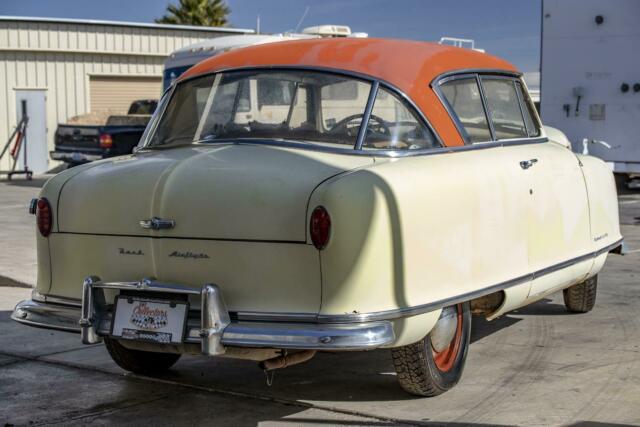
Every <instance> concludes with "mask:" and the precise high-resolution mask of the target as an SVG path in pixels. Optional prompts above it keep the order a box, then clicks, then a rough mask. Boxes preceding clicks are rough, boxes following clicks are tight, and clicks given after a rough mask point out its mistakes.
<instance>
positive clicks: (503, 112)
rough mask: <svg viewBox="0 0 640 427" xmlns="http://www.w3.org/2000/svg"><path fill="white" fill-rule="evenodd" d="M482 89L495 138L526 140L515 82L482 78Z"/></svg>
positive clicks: (525, 129)
mask: <svg viewBox="0 0 640 427" xmlns="http://www.w3.org/2000/svg"><path fill="white" fill-rule="evenodd" d="M482 87H483V89H484V95H485V97H486V100H487V109H488V110H489V117H491V123H492V124H493V129H494V131H495V138H496V139H497V140H500V139H514V138H526V137H527V136H528V134H527V128H526V126H525V124H524V119H523V117H522V110H521V109H520V99H519V98H518V94H517V93H516V86H515V82H514V81H513V80H512V79H500V78H491V77H482Z"/></svg>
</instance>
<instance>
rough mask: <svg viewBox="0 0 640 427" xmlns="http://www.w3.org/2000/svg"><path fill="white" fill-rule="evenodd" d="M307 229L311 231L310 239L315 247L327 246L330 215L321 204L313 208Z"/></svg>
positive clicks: (319, 248) (329, 233)
mask: <svg viewBox="0 0 640 427" xmlns="http://www.w3.org/2000/svg"><path fill="white" fill-rule="evenodd" d="M309 231H310V233H311V241H312V242H313V246H315V247H316V249H318V250H322V249H324V248H326V247H327V243H329V236H330V235H331V217H330V216H329V212H327V210H326V209H325V208H323V207H322V206H318V207H316V208H315V209H314V210H313V213H312V214H311V221H310V224H309Z"/></svg>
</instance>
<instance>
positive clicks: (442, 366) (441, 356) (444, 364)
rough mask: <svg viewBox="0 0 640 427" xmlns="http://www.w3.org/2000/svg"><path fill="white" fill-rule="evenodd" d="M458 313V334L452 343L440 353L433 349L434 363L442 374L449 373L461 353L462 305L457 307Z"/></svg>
mask: <svg viewBox="0 0 640 427" xmlns="http://www.w3.org/2000/svg"><path fill="white" fill-rule="evenodd" d="M456 309H457V311H458V315H457V317H458V325H457V326H456V334H455V335H454V337H453V339H452V340H451V343H449V345H448V346H447V348H445V349H444V350H442V351H440V352H438V351H435V350H434V349H433V347H432V348H431V351H432V352H433V361H434V363H435V365H436V367H437V368H438V370H439V371H441V372H449V371H450V370H451V368H453V365H454V364H455V362H456V359H457V357H458V352H459V351H460V344H461V343H462V304H458V305H457V306H456Z"/></svg>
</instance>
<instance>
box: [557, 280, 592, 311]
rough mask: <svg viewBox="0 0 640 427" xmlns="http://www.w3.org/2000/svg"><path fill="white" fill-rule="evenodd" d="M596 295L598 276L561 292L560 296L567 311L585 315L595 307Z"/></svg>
mask: <svg viewBox="0 0 640 427" xmlns="http://www.w3.org/2000/svg"><path fill="white" fill-rule="evenodd" d="M597 293H598V276H597V275H596V276H593V277H591V278H589V279H587V280H585V281H584V282H582V283H578V284H577V285H573V286H571V287H569V288H567V289H565V290H563V291H562V296H563V297H564V305H565V307H567V310H568V311H570V312H572V313H587V312H589V311H591V310H592V309H593V306H594V305H596V294H597Z"/></svg>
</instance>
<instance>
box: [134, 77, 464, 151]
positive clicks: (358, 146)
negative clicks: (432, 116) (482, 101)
mask: <svg viewBox="0 0 640 427" xmlns="http://www.w3.org/2000/svg"><path fill="white" fill-rule="evenodd" d="M265 70H268V71H272V70H275V71H277V70H282V71H295V70H301V71H316V72H322V73H329V74H335V75H339V76H345V77H350V78H354V79H357V80H362V81H366V82H367V83H369V84H371V89H370V91H369V97H368V99H367V105H366V107H365V111H364V115H363V119H362V123H361V125H360V130H359V132H358V136H357V139H356V143H355V144H354V146H353V149H345V148H334V147H326V146H322V145H315V144H306V143H300V142H296V141H294V140H267V139H256V140H240V141H235V140H218V141H217V143H233V144H264V145H278V146H285V147H292V148H302V149H306V150H314V151H324V152H331V153H340V154H352V155H353V154H355V155H364V156H370V157H407V156H416V155H424V154H435V153H433V152H434V150H439V151H437V152H443V151H446V152H449V151H451V149H452V148H455V147H446V145H445V144H444V143H443V142H442V139H441V138H440V136H439V135H438V133H437V132H436V130H435V128H434V127H433V126H432V125H431V123H430V122H429V120H427V118H426V117H425V115H424V114H423V113H422V111H421V110H420V108H418V107H417V105H416V104H415V103H414V102H413V100H411V98H409V97H408V96H407V95H406V94H405V93H404V92H403V91H401V90H400V89H399V88H397V87H396V86H394V85H393V84H391V83H389V82H387V81H385V80H382V79H378V78H375V77H372V76H369V75H366V74H362V73H356V72H351V71H346V70H340V69H335V68H330V67H310V66H303V65H300V66H297V65H296V66H288V65H278V66H260V67H254V66H248V67H235V68H228V69H221V70H218V71H216V72H211V73H202V74H197V75H195V76H189V77H187V78H184V79H182V80H180V81H175V82H174V83H172V84H171V86H170V87H169V88H167V90H166V91H165V93H164V95H163V98H164V97H168V98H167V102H165V103H164V104H163V105H162V111H160V108H158V109H157V110H156V114H157V119H156V118H155V117H152V118H151V121H150V122H149V126H148V132H147V131H145V135H144V138H141V139H140V143H139V145H138V147H139V148H138V150H137V151H140V150H145V149H147V150H153V149H170V148H176V147H177V146H170V147H162V146H156V147H150V146H148V145H147V142H148V141H149V140H150V139H151V138H150V137H151V136H152V135H153V134H154V133H155V130H156V128H157V124H158V123H159V122H160V121H161V120H162V118H163V116H164V112H165V110H166V107H167V105H168V104H169V101H170V100H171V97H172V96H173V94H174V93H175V89H176V87H177V86H178V85H180V84H182V83H184V82H187V81H190V80H193V79H196V78H200V77H204V76H207V75H210V74H217V73H227V72H242V71H265ZM380 87H383V88H384V89H386V90H388V91H389V92H391V93H392V94H394V95H397V96H398V98H399V99H400V101H401V102H403V103H405V104H406V105H407V107H408V108H409V110H411V112H412V113H415V115H416V117H417V118H418V120H419V121H420V122H421V124H422V125H424V126H425V127H426V128H427V129H429V131H430V132H431V133H432V134H433V137H434V139H435V141H436V142H437V143H438V144H439V145H440V147H436V148H424V149H420V150H384V149H381V150H363V149H362V145H363V142H364V138H365V136H366V128H367V125H368V121H369V117H370V116H371V111H372V110H373V103H374V102H375V96H376V94H377V92H378V89H379V88H380ZM161 103H162V100H161ZM156 114H154V116H156ZM194 142H195V143H198V142H200V141H194Z"/></svg>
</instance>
